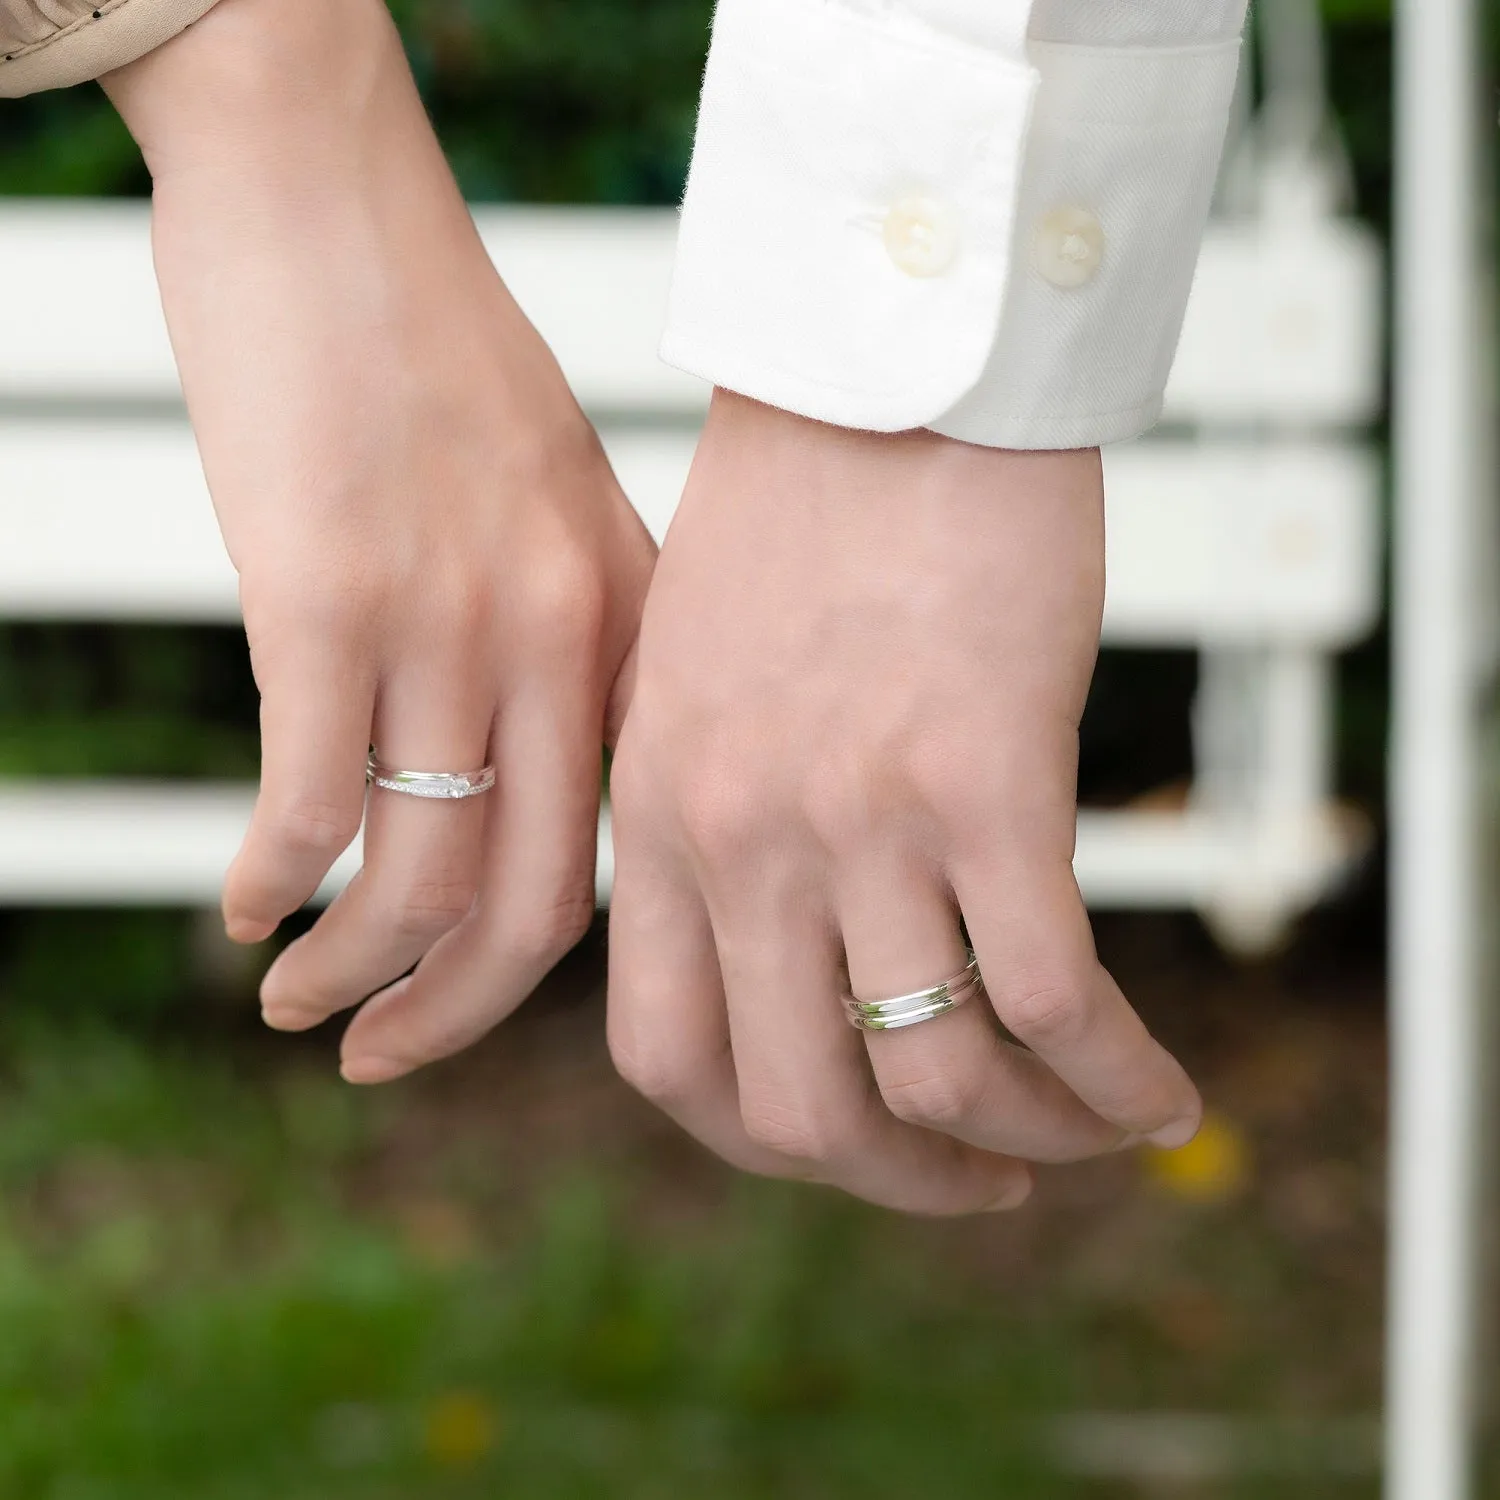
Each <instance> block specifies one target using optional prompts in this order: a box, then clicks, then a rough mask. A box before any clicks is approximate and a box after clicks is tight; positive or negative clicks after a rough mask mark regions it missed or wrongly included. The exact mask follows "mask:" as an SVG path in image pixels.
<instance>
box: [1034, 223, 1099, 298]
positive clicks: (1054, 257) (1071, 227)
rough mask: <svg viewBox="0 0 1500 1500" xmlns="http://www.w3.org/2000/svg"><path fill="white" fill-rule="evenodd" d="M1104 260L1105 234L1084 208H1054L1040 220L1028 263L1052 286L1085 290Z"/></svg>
mask: <svg viewBox="0 0 1500 1500" xmlns="http://www.w3.org/2000/svg"><path fill="white" fill-rule="evenodd" d="M1103 259H1104V230H1103V228H1102V226H1101V225H1100V223H1099V221H1098V219H1096V218H1095V217H1094V216H1093V214H1091V213H1090V212H1089V211H1088V210H1087V209H1085V208H1054V209H1053V210H1052V211H1051V212H1050V213H1048V214H1044V215H1043V216H1042V220H1041V222H1040V223H1039V224H1038V225H1037V228H1036V239H1035V240H1034V242H1033V244H1032V248H1031V263H1032V265H1034V266H1035V267H1036V269H1037V272H1038V274H1040V275H1041V276H1042V277H1043V278H1045V279H1046V280H1047V281H1050V282H1051V283H1052V285H1053V286H1060V287H1075V286H1084V285H1085V284H1087V283H1088V282H1090V281H1092V280H1093V279H1094V275H1095V273H1096V272H1097V271H1098V269H1099V263H1100V261H1102V260H1103Z"/></svg>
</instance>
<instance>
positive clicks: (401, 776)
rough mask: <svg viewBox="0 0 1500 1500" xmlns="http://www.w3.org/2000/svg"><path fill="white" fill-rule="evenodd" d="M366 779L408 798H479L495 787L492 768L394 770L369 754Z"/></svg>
mask: <svg viewBox="0 0 1500 1500" xmlns="http://www.w3.org/2000/svg"><path fill="white" fill-rule="evenodd" d="M365 780H366V781H367V782H369V784H370V785H371V786H378V787H379V788H380V789H381V790H382V791H386V792H401V793H402V794H404V795H405V796H407V797H441V798H450V799H451V798H455V797H478V796H479V795H481V794H482V793H484V792H487V791H489V789H490V788H491V787H492V786H494V784H495V768H494V766H480V768H479V769H478V770H477V771H397V770H395V769H394V768H393V767H391V766H383V765H381V764H380V762H379V760H378V759H376V756H375V752H374V751H373V750H371V751H370V758H369V760H368V761H367V762H366V763H365Z"/></svg>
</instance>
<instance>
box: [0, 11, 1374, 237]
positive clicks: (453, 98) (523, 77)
mask: <svg viewBox="0 0 1500 1500" xmlns="http://www.w3.org/2000/svg"><path fill="white" fill-rule="evenodd" d="M711 9H712V6H711V0H392V10H393V11H394V13H395V15H396V19H397V21H398V23H399V24H400V26H401V30H402V33H403V35H404V36H405V38H406V42H407V46H408V51H409V53H410V55H411V59H412V65H413V67H414V69H415V71H416V75H417V80H418V83H419V84H420V86H421V88H422V91H423V95H424V97H425V98H426V99H427V102H428V107H429V109H430V110H431V111H432V115H433V119H434V120H435V122H436V124H437V127H438V131H439V133H440V135H441V136H442V139H443V142H444V145H445V146H446V147H447V150H448V152H449V155H450V157H451V159H452V161H453V164H454V167H455V168H456V170H457V172H458V175H459V179H460V181H461V182H462V184H463V187H464V189H465V191H466V192H467V193H468V194H469V196H470V197H472V198H477V199H510V200H518V201H519V200H529V201H535V202H597V203H670V202H673V201H674V200H675V199H676V197H677V195H678V192H679V190H680V187H681V183H682V179H683V174H684V172H685V169H686V166H687V159H688V150H689V146H690V144H691V139H692V126H693V118H694V111H695V106H696V100H697V88H698V78H699V73H700V71H701V68H702V64H703V57H704V53H705V51H706V49H707V44H708V27H709V19H710V14H711ZM1323 10H1324V14H1325V16H1326V17H1327V19H1328V22H1329V25H1330V28H1331V31H1332V47H1331V56H1332V59H1333V66H1332V73H1333V91H1334V95H1335V99H1336V103H1337V106H1338V109H1339V113H1340V116H1341V119H1342V120H1343V122H1344V126H1345V129H1346V132H1347V133H1348V135H1349V137H1350V142H1351V146H1352V148H1353V153H1354V156H1355V160H1356V164H1357V167H1358V171H1359V176H1360V179H1361V182H1362V183H1365V184H1367V185H1370V186H1372V187H1375V186H1378V185H1379V184H1381V183H1382V182H1384V181H1386V180H1388V177H1389V137H1390V132H1389V129H1388V126H1387V122H1388V119H1389V104H1388V98H1387V95H1388V92H1389V90H1388V87H1387V83H1388V79H1389V68H1388V66H1387V63H1386V56H1387V52H1388V44H1389V37H1390V25H1391V9H1390V4H1389V0H1324V3H1323ZM4 119H5V130H4V133H3V138H0V193H69V194H78V193H85V194H87V193H105V194H118V193H144V192H145V191H147V188H148V183H147V180H146V177H145V174H144V172H143V170H142V168H141V164H140V160H139V156H138V154H137V152H136V151H135V148H134V146H133V145H132V143H131V141H130V138H129V136H128V135H127V134H126V133H125V131H124V129H123V128H122V127H121V126H120V124H119V122H118V120H117V119H116V117H115V115H114V113H113V111H112V110H111V109H110V108H109V106H108V104H107V103H106V102H105V101H104V99H103V98H102V96H101V95H100V94H99V92H98V91H97V90H95V89H92V88H84V89H73V90H69V91H66V92H62V93H52V94H44V95H39V96H37V97H34V98H31V99H26V100H21V101H18V102H14V103H7V104H6V105H5V107H4ZM1366 207H1367V208H1369V209H1374V210H1375V211H1376V212H1377V213H1378V212H1379V211H1380V209H1379V203H1378V200H1376V199H1374V198H1371V199H1369V200H1368V201H1367V203H1366Z"/></svg>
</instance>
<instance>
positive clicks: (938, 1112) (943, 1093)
mask: <svg viewBox="0 0 1500 1500" xmlns="http://www.w3.org/2000/svg"><path fill="white" fill-rule="evenodd" d="M880 1094H881V1097H882V1098H883V1099H884V1100H885V1104H886V1108H887V1109H889V1110H890V1112H891V1113H892V1114H893V1115H895V1116H896V1118H897V1119H898V1120H904V1121H906V1123H907V1124H909V1125H921V1126H924V1127H926V1128H927V1129H930V1130H941V1131H950V1130H953V1129H954V1128H956V1127H958V1126H960V1125H962V1124H964V1123H965V1122H966V1121H969V1120H972V1119H973V1118H974V1116H975V1115H976V1114H977V1113H978V1111H979V1106H980V1102H981V1100H980V1090H979V1089H977V1088H976V1087H975V1086H974V1083H973V1081H972V1080H971V1079H968V1078H961V1077H955V1076H953V1075H952V1074H949V1073H933V1072H929V1071H925V1070H924V1071H922V1072H912V1073H906V1074H898V1075H896V1076H895V1077H892V1078H883V1079H882V1080H881V1083H880Z"/></svg>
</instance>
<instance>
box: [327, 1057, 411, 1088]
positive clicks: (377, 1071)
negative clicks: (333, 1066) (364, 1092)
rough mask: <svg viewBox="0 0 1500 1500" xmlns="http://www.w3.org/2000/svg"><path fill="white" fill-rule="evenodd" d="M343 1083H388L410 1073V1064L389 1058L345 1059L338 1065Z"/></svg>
mask: <svg viewBox="0 0 1500 1500" xmlns="http://www.w3.org/2000/svg"><path fill="white" fill-rule="evenodd" d="M339 1072H340V1073H341V1074H342V1075H343V1078H344V1082H345V1083H389V1082H390V1081H391V1080H392V1079H393V1078H400V1077H401V1075H402V1074H403V1073H410V1072H411V1064H410V1063H404V1062H397V1061H395V1059H394V1058H390V1057H346V1058H345V1059H344V1060H343V1062H342V1063H340V1064H339Z"/></svg>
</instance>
